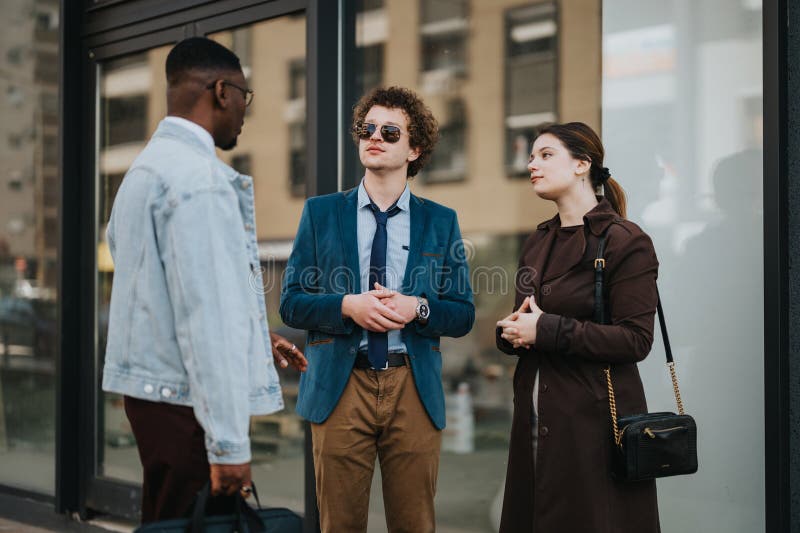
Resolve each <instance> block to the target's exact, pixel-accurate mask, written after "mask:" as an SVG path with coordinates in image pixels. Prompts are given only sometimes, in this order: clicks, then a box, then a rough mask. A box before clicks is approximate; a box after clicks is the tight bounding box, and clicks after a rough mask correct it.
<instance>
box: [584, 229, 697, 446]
mask: <svg viewBox="0 0 800 533" xmlns="http://www.w3.org/2000/svg"><path fill="white" fill-rule="evenodd" d="M607 236H608V230H606V231H604V232H603V234H602V235H600V241H599V242H598V244H597V256H596V258H595V260H594V320H595V322H597V323H598V324H605V323H606V307H605V295H604V293H603V286H604V281H605V268H606V260H605V258H604V256H605V250H606V237H607ZM656 295H657V297H658V303H657V305H656V311H657V314H658V324H659V326H660V327H661V338H662V339H663V340H664V351H665V353H666V355H667V368H668V369H669V374H670V378H671V379H672V391H673V393H674V394H675V403H676V404H677V405H678V414H681V415H684V414H686V413H685V412H684V410H683V400H682V399H681V391H680V388H679V387H678V376H677V375H676V373H675V360H674V359H673V357H672V346H671V345H670V342H669V334H668V333H667V323H666V320H665V319H664V308H663V307H662V305H661V296H660V295H659V294H658V287H657V286H656ZM603 372H604V373H605V375H606V384H607V385H608V409H609V411H610V413H611V425H612V427H613V429H614V442H615V443H616V444H617V446H620V445H621V442H622V433H620V431H619V427H618V425H617V402H616V397H615V396H614V385H613V384H612V383H611V365H608V366H606V368H605V369H603Z"/></svg>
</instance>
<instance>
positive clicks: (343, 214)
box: [339, 188, 361, 294]
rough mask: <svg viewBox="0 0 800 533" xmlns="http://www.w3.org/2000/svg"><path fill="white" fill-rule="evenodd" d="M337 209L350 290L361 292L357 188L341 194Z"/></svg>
mask: <svg viewBox="0 0 800 533" xmlns="http://www.w3.org/2000/svg"><path fill="white" fill-rule="evenodd" d="M340 205H341V209H339V230H340V232H341V237H342V238H341V243H342V253H343V254H344V264H345V265H346V266H347V271H348V274H349V279H350V292H351V293H353V294H359V293H360V292H361V268H360V267H359V264H358V233H357V231H358V230H357V229H356V217H357V209H358V188H355V189H350V190H349V191H347V192H345V193H343V194H342V197H341V201H340Z"/></svg>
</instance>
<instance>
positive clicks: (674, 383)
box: [667, 362, 686, 415]
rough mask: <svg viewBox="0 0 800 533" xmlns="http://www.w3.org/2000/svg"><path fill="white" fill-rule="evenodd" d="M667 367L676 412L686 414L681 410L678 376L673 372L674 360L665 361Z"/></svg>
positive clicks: (681, 402) (681, 401)
mask: <svg viewBox="0 0 800 533" xmlns="http://www.w3.org/2000/svg"><path fill="white" fill-rule="evenodd" d="M667 367H669V375H670V376H671V377H672V390H673V391H675V402H676V403H677V404H678V414H679V415H683V414H686V413H684V412H683V400H681V391H680V389H679V388H678V376H677V375H676V374H675V362H671V363H667Z"/></svg>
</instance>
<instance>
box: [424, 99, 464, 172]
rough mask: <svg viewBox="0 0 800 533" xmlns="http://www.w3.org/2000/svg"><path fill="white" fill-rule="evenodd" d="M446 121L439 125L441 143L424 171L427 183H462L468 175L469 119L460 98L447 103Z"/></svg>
mask: <svg viewBox="0 0 800 533" xmlns="http://www.w3.org/2000/svg"><path fill="white" fill-rule="evenodd" d="M446 107H447V112H446V114H445V120H444V121H443V122H442V123H441V124H440V125H439V142H438V144H437V145H436V149H435V150H434V151H433V155H432V156H431V160H430V162H429V163H428V165H427V166H426V168H425V170H424V171H423V174H422V177H423V181H424V182H425V183H428V184H431V183H450V182H454V181H462V180H463V179H464V178H465V176H466V173H467V153H466V144H467V143H466V138H467V118H466V109H465V107H466V106H465V105H464V101H463V100H462V99H460V98H456V99H453V100H451V101H449V102H448V103H447V106H446Z"/></svg>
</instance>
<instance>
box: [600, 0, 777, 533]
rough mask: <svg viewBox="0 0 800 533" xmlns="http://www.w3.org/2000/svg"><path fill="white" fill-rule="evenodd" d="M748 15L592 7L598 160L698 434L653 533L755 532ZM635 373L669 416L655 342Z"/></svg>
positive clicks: (667, 483)
mask: <svg viewBox="0 0 800 533" xmlns="http://www.w3.org/2000/svg"><path fill="white" fill-rule="evenodd" d="M761 21H762V11H761V2H708V3H705V2H701V3H698V4H692V5H688V4H685V3H683V2H678V1H666V2H661V3H658V4H654V3H649V2H648V3H640V2H630V1H623V0H606V1H605V2H603V138H604V140H605V143H606V150H607V166H608V167H609V168H610V169H611V171H612V173H613V175H614V176H615V177H617V176H618V177H619V180H620V181H621V183H622V184H623V186H624V187H625V188H626V190H627V192H628V194H629V200H630V203H629V208H628V209H629V212H628V216H629V217H630V218H631V219H633V220H634V221H636V222H638V223H639V224H641V225H642V226H643V227H644V229H645V231H647V232H648V233H649V234H650V235H651V236H652V238H653V241H654V243H655V247H656V250H657V252H658V256H659V261H660V263H661V267H660V269H659V284H660V291H661V297H662V300H663V303H664V308H665V311H666V316H667V323H668V325H669V327H670V340H671V342H672V346H673V351H674V352H675V360H676V363H677V369H678V375H679V378H680V382H681V393H682V396H683V400H684V403H685V405H686V409H687V412H689V413H690V414H692V415H693V416H694V417H695V419H696V420H697V425H698V429H699V433H698V453H699V463H700V469H699V471H698V473H697V474H695V475H693V476H688V477H678V478H671V479H663V480H660V481H659V483H658V490H659V505H660V509H661V524H662V528H663V531H709V532H717V531H719V532H722V531H724V532H741V533H750V532H753V531H763V530H764V527H765V516H764V513H765V509H764V490H765V489H764V453H765V448H764V415H763V413H764V388H763V383H764V356H765V354H764V329H763V328H764V323H763V320H762V317H763V312H764V309H763V301H764V292H763V286H764V274H763V236H762V232H763V213H762V206H763V190H762V184H763V169H762V166H763V151H762V149H763V141H762V123H763V115H762V87H763V77H762V59H761V58H762V49H763V45H762V34H761ZM731 65H735V68H731ZM721 310H724V311H721ZM640 372H641V374H642V378H643V380H644V385H645V390H646V391H647V394H648V403H649V405H650V408H651V410H655V411H662V410H667V409H669V410H674V408H675V400H674V399H673V398H672V387H671V386H670V383H669V378H668V374H667V371H666V369H665V368H664V351H663V345H662V344H661V342H660V339H656V342H655V344H654V348H653V352H652V353H651V354H650V356H649V357H648V358H647V360H645V362H644V363H643V364H641V365H640ZM742 419H744V420H748V421H749V430H748V431H747V432H745V433H744V434H742V433H741V432H740V431H738V429H739V428H741V425H740V424H737V423H736V420H742Z"/></svg>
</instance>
